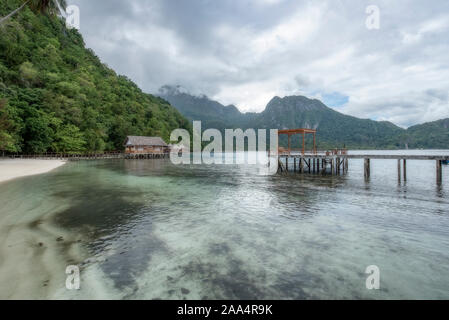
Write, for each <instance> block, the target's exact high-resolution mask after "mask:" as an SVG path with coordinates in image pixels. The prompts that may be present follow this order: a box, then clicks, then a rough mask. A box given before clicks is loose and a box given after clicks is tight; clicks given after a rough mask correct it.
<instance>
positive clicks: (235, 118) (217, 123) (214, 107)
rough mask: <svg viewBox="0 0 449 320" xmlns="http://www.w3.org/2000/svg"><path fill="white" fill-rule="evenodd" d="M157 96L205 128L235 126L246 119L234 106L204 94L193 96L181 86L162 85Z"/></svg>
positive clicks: (245, 115) (220, 128)
mask: <svg viewBox="0 0 449 320" xmlns="http://www.w3.org/2000/svg"><path fill="white" fill-rule="evenodd" d="M158 96H160V97H161V98H163V99H165V100H167V101H168V102H170V104H171V105H173V106H176V109H178V110H179V112H181V114H183V115H184V116H185V117H187V118H188V119H190V120H201V121H202V123H203V125H204V126H205V127H206V128H215V129H219V130H222V129H226V128H237V127H239V125H243V124H244V123H245V122H246V121H247V118H248V116H247V114H243V113H241V112H240V111H239V110H238V109H237V107H236V106H234V105H229V106H224V105H222V104H221V103H219V102H217V101H213V100H210V99H209V98H208V97H207V96H205V95H200V96H194V95H191V94H189V93H188V92H187V91H186V90H185V89H184V88H182V87H181V86H168V85H166V86H163V87H161V88H160V89H159V92H158Z"/></svg>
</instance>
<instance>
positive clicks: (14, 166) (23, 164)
mask: <svg viewBox="0 0 449 320" xmlns="http://www.w3.org/2000/svg"><path fill="white" fill-rule="evenodd" d="M63 164H65V161H62V160H25V159H14V160H0V183H1V182H4V181H8V180H11V179H15V178H19V177H24V176H31V175H36V174H42V173H46V172H49V171H51V170H53V169H56V168H58V167H60V166H62V165H63Z"/></svg>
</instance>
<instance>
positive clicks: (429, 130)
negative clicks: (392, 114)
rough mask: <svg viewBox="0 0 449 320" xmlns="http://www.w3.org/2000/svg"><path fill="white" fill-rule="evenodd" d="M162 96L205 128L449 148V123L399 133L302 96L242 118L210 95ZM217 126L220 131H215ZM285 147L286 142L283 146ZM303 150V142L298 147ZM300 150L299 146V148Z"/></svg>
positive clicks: (339, 143)
mask: <svg viewBox="0 0 449 320" xmlns="http://www.w3.org/2000/svg"><path fill="white" fill-rule="evenodd" d="M159 95H160V96H161V97H163V98H164V99H165V100H167V101H169V102H170V103H171V104H172V105H173V106H174V107H176V108H177V109H178V110H179V111H180V112H181V113H182V114H183V115H184V116H186V117H187V118H189V119H190V120H201V121H202V122H203V128H204V129H207V128H216V129H219V130H223V129H224V128H230V129H232V128H242V129H247V128H254V129H259V128H260V129H274V128H276V129H293V128H311V129H317V130H318V133H317V139H318V148H321V149H325V148H326V149H327V148H333V147H343V146H346V147H348V148H374V149H380V148H388V149H398V148H404V147H405V146H406V145H408V147H409V148H449V139H448V134H449V131H448V125H447V124H448V121H447V119H446V120H440V121H437V122H436V123H429V124H423V125H419V126H415V127H411V128H409V129H408V130H405V129H403V128H400V127H398V126H396V125H394V124H393V123H391V122H386V121H374V120H369V119H359V118H356V117H352V116H349V115H345V114H342V113H340V112H337V111H335V110H334V109H331V108H329V107H327V106H326V105H325V104H323V103H322V102H321V101H319V100H316V99H309V98H307V97H303V96H289V97H284V98H280V97H274V98H273V99H272V100H271V101H270V102H269V103H268V105H267V106H266V108H265V110H264V111H263V112H261V113H241V112H239V111H238V110H236V108H235V107H234V106H230V107H229V106H228V107H225V106H223V105H222V104H220V103H219V102H217V101H213V100H210V99H209V98H207V97H206V96H200V97H195V96H192V95H190V94H189V93H188V92H186V91H185V90H179V88H177V87H170V86H164V87H163V88H162V89H161V90H160V92H159ZM214 125H215V126H214ZM283 143H285V141H284V140H281V144H283ZM296 144H297V145H299V143H298V142H296ZM294 146H295V145H294Z"/></svg>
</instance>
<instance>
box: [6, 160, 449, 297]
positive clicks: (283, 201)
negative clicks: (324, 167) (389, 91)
mask: <svg viewBox="0 0 449 320" xmlns="http://www.w3.org/2000/svg"><path fill="white" fill-rule="evenodd" d="M362 162H363V160H352V161H350V172H349V174H348V175H346V176H340V177H336V176H313V175H299V174H296V175H295V174H290V175H288V176H286V175H275V176H262V175H258V174H257V170H256V169H255V168H253V167H248V166H229V165H226V166H214V165H210V166H194V165H191V166H188V165H186V166H174V165H172V164H171V163H170V162H168V161H164V160H156V161H153V160H111V161H96V162H79V163H70V164H68V165H66V166H64V167H62V168H59V169H58V170H56V171H54V172H52V173H50V174H48V175H43V176H37V177H30V178H26V179H28V180H26V181H28V183H26V184H25V183H23V181H25V180H24V179H22V180H17V181H13V182H10V183H8V184H5V185H0V200H1V201H2V202H3V201H5V200H6V199H7V200H8V202H9V205H8V208H9V210H11V208H14V207H15V206H14V203H17V204H18V203H20V202H26V201H35V199H36V198H39V199H45V203H41V204H40V206H39V208H38V210H42V211H43V212H44V211H46V210H50V209H49V208H60V209H59V211H57V212H54V213H55V215H54V223H55V224H56V225H58V226H60V227H62V228H64V229H65V230H68V231H70V232H73V233H76V234H79V235H80V236H82V238H83V239H85V241H84V242H83V243H84V248H85V251H86V252H85V256H84V257H82V259H81V261H79V263H80V264H82V267H83V271H82V274H83V272H84V274H86V273H89V272H90V273H91V275H90V277H97V278H98V279H102V280H101V281H105V282H108V283H109V282H110V283H111V284H112V286H111V287H109V289H108V290H113V291H114V292H115V293H116V294H117V296H118V297H123V298H130V299H140V298H146V299H182V298H186V299H326V298H330V299H334V298H343V299H351V298H368V299H382V298H386V299H391V298H393V299H396V298H446V299H447V298H449V206H448V204H449V201H448V196H447V195H448V191H449V188H448V187H449V186H448V184H449V170H447V168H445V170H444V171H443V174H444V177H443V185H442V186H439V187H437V186H436V184H435V176H434V175H435V170H434V163H433V162H432V161H430V162H427V161H409V163H408V180H407V182H404V181H402V182H401V183H398V181H397V167H396V165H397V162H396V161H394V160H391V161H390V160H373V161H372V163H371V167H372V176H371V179H370V181H369V182H368V183H366V182H365V181H364V179H363V163H362ZM446 182H447V183H446ZM43 183H45V187H43V188H36V186H38V185H39V186H41V185H42V184H43ZM18 185H20V188H18V187H17V186H18ZM6 188H9V189H8V190H6ZM31 193H33V194H34V196H33V197H24V196H23V195H24V194H31ZM6 197H7V198H6ZM47 202H48V203H52V205H51V206H50V205H48V204H47ZM55 203H64V206H62V205H61V206H56V205H55ZM17 207H18V208H19V206H17ZM0 210H1V209H0ZM17 210H18V212H17V214H20V212H19V209H17ZM51 210H54V209H51ZM369 265H377V266H378V267H379V268H380V270H381V289H380V290H378V291H370V290H367V289H366V287H365V280H366V277H367V275H366V274H365V273H364V272H365V269H366V267H367V266H369ZM94 270H95V271H94ZM82 293H83V291H82V290H81V297H82ZM98 295H99V296H100V297H101V296H102V292H98Z"/></svg>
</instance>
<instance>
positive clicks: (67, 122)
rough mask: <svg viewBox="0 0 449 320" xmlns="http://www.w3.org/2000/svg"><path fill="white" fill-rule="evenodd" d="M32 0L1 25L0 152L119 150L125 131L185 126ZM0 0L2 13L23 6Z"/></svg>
mask: <svg viewBox="0 0 449 320" xmlns="http://www.w3.org/2000/svg"><path fill="white" fill-rule="evenodd" d="M46 2H48V3H52V2H53V1H31V2H30V5H27V6H25V7H24V8H23V9H22V10H20V11H19V12H18V13H17V14H15V15H14V16H12V17H11V18H9V19H8V20H7V21H5V22H3V23H2V24H1V25H0V151H6V152H21V153H41V152H68V151H70V152H83V151H104V150H121V149H122V148H123V146H122V144H123V142H124V140H125V137H126V136H127V135H148V136H161V137H162V138H164V139H165V140H166V141H168V139H169V136H170V133H171V131H172V130H173V129H176V128H185V129H189V130H191V124H190V123H189V122H188V120H187V119H185V118H184V117H183V116H182V115H181V114H180V113H179V112H178V111H177V110H176V109H175V108H173V107H172V106H171V105H170V104H169V103H168V102H166V101H164V100H163V99H161V98H159V97H155V96H153V95H150V94H146V93H143V92H142V91H141V90H140V89H139V88H138V87H137V85H135V84H134V83H133V82H132V81H130V80H129V79H128V78H126V77H125V76H119V75H117V74H116V73H115V72H114V71H113V70H111V69H110V68H108V67H107V66H106V65H105V64H103V63H102V62H101V61H100V59H99V58H98V57H97V56H96V55H95V53H94V52H93V51H92V50H90V49H86V48H85V45H84V41H83V38H82V36H81V35H80V34H79V32H78V31H77V30H75V29H67V28H66V26H65V21H63V20H62V19H61V18H59V17H57V15H56V14H55V12H56V11H55V10H53V9H52V8H49V9H45V8H44V9H42V7H41V4H42V3H46ZM22 3H23V2H22V1H20V0H2V1H1V2H0V16H1V17H4V16H6V15H7V14H9V13H10V12H12V11H13V10H15V9H17V8H18V7H20V6H21V5H22Z"/></svg>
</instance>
